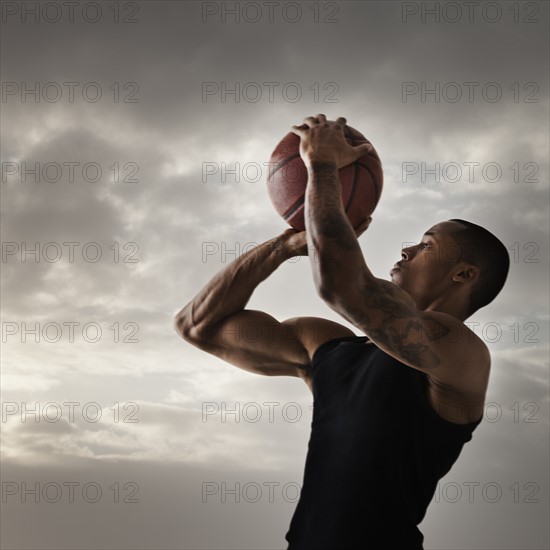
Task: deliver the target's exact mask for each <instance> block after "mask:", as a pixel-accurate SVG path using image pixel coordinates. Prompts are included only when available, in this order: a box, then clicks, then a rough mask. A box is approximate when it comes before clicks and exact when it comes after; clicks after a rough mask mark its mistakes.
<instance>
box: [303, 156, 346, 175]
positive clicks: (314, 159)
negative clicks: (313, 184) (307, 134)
mask: <svg viewBox="0 0 550 550" xmlns="http://www.w3.org/2000/svg"><path fill="white" fill-rule="evenodd" d="M304 164H305V165H306V168H307V169H308V171H315V170H320V169H323V170H338V163H337V162H336V160H335V159H334V158H331V157H321V156H314V155H309V156H307V157H306V158H305V160H304Z"/></svg>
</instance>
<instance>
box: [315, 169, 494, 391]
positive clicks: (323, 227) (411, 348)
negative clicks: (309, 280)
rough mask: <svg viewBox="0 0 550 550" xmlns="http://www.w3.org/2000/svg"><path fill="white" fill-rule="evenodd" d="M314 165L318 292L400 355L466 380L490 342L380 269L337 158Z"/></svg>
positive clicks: (443, 376)
mask: <svg viewBox="0 0 550 550" xmlns="http://www.w3.org/2000/svg"><path fill="white" fill-rule="evenodd" d="M308 170H309V180H308V186H307V190H306V204H305V218H306V229H307V232H306V235H307V237H308V243H309V246H310V247H311V248H313V249H314V251H315V256H316V258H317V261H315V262H313V261H311V262H310V264H311V268H312V270H313V279H314V281H315V284H316V287H317V291H318V293H319V295H320V296H321V297H322V298H323V299H324V300H325V301H326V302H327V304H328V305H329V306H330V307H331V308H332V309H333V310H335V311H337V312H338V313H339V314H340V315H342V317H344V318H345V319H347V320H348V321H349V322H351V323H353V324H354V325H355V326H357V327H358V328H360V329H361V330H362V331H364V332H365V334H367V336H369V338H371V340H372V341H373V342H374V343H375V344H376V345H378V346H379V347H380V348H381V349H383V350H384V351H386V353H388V354H390V355H392V356H393V357H395V358H396V359H398V360H399V361H401V362H403V363H405V364H407V365H409V366H411V367H413V368H416V369H418V370H422V371H425V372H429V373H430V375H432V376H434V377H435V378H437V379H439V380H440V381H442V382H445V383H449V384H451V385H455V386H462V385H467V384H468V381H467V380H466V378H467V370H466V368H465V366H467V365H473V366H477V365H476V361H477V362H478V363H488V353H487V352H486V347H485V345H484V344H483V343H482V342H481V341H480V340H479V339H478V338H477V337H476V336H474V335H473V333H472V332H471V331H470V330H469V329H467V327H465V325H464V324H463V323H461V322H460V321H459V320H458V319H455V318H454V317H452V316H450V315H446V314H443V313H438V312H423V311H419V310H418V309H417V307H416V304H415V303H414V301H413V299H412V298H411V297H410V296H409V295H408V294H407V293H406V292H405V291H403V290H401V289H400V288H399V287H398V286H396V285H395V284H393V283H391V282H389V281H385V280H383V279H378V278H376V277H374V275H373V274H372V273H371V271H370V270H369V268H368V267H367V265H366V263H365V259H364V257H363V254H362V251H361V248H360V247H359V243H358V242H357V238H356V236H355V233H354V231H353V228H352V226H351V224H350V222H349V220H348V218H347V216H346V215H345V211H344V207H343V204H342V199H341V190H340V189H341V188H340V182H339V179H338V170H337V165H336V163H333V162H315V161H313V162H310V163H309V165H308ZM310 257H311V256H310ZM484 366H486V365H484ZM469 372H471V369H470V371H469ZM461 377H464V380H461Z"/></svg>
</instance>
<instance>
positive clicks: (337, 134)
mask: <svg viewBox="0 0 550 550" xmlns="http://www.w3.org/2000/svg"><path fill="white" fill-rule="evenodd" d="M346 122H347V121H346V119H345V118H344V117H339V118H337V119H336V122H334V121H332V120H327V117H326V116H325V115H323V114H318V115H317V116H316V117H311V116H310V117H307V118H305V119H304V124H302V125H301V126H292V128H291V132H292V133H294V134H296V135H297V136H299V137H300V156H301V157H302V160H303V161H304V163H305V165H306V166H308V167H309V166H310V165H311V163H313V162H320V163H331V162H334V163H336V166H337V167H338V169H340V168H343V167H344V166H347V165H348V164H351V163H353V162H355V161H356V160H357V159H358V158H359V157H362V156H363V155H366V154H367V153H369V152H370V151H372V145H371V144H370V143H363V144H362V145H357V146H356V147H353V146H351V145H350V144H349V143H348V142H347V141H346V138H345V136H344V126H345V125H346Z"/></svg>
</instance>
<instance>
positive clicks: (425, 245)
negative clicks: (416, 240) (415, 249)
mask: <svg viewBox="0 0 550 550" xmlns="http://www.w3.org/2000/svg"><path fill="white" fill-rule="evenodd" d="M429 246H430V245H429V244H428V243H420V248H428V247H429Z"/></svg>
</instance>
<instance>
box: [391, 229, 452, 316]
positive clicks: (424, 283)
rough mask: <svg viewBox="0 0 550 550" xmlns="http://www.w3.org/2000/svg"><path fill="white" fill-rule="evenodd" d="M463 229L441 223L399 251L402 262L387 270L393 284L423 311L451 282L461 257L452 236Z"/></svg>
mask: <svg viewBox="0 0 550 550" xmlns="http://www.w3.org/2000/svg"><path fill="white" fill-rule="evenodd" d="M462 228H463V226H462V225H461V224H460V223H458V222H441V223H438V224H436V225H434V226H433V227H431V228H430V229H428V230H427V231H426V233H424V235H423V237H422V241H421V242H420V243H418V244H415V245H412V246H407V247H406V248H403V250H402V251H401V260H400V261H399V262H397V263H396V264H395V266H394V267H393V269H392V270H391V271H390V275H391V278H392V282H393V283H395V284H396V285H397V286H399V287H400V288H402V289H403V290H405V291H406V292H407V293H408V294H409V295H410V296H411V297H412V298H413V299H414V301H415V302H416V305H417V307H418V308H419V309H424V308H425V307H427V306H428V305H429V304H430V303H432V302H433V301H434V300H435V299H437V297H438V296H441V295H442V294H443V293H444V292H445V291H446V290H447V289H448V288H449V287H450V286H451V285H452V283H453V281H452V276H453V273H455V271H456V268H457V261H458V258H459V256H460V250H459V248H458V245H457V244H456V242H455V241H454V239H453V237H452V234H453V233H454V232H456V231H457V230H458V229H462Z"/></svg>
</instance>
